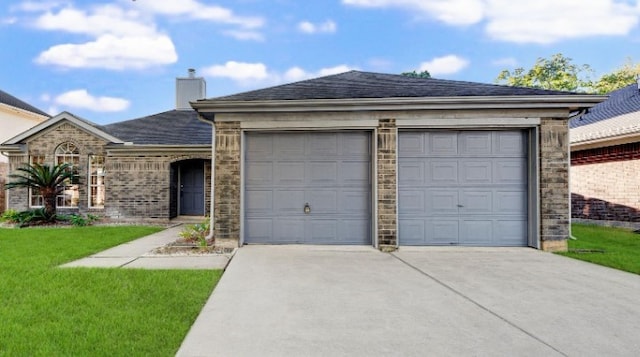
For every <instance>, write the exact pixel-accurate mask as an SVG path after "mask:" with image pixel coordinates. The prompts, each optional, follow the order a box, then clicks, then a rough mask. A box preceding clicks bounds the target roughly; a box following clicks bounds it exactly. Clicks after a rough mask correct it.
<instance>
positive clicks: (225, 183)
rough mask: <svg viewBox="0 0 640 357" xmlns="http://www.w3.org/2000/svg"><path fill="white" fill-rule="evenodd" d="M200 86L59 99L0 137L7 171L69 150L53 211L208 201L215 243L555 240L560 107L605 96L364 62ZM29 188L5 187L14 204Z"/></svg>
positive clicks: (201, 210) (562, 221)
mask: <svg viewBox="0 0 640 357" xmlns="http://www.w3.org/2000/svg"><path fill="white" fill-rule="evenodd" d="M190 77H193V76H190ZM191 80H193V81H194V82H193V83H200V82H198V81H197V79H196V78H191ZM195 86H196V87H198V86H201V87H204V84H201V85H198V84H196V85H195ZM178 88H180V86H178ZM178 92H179V93H180V89H179V90H178ZM178 97H186V96H183V95H180V94H179V95H178ZM203 97H204V96H196V98H194V100H192V101H191V107H192V108H193V109H195V111H194V110H190V109H188V108H186V107H187V106H186V105H183V106H179V107H178V108H177V109H176V110H174V111H169V112H166V113H160V114H156V115H152V116H149V117H144V118H139V119H135V120H130V121H125V122H120V123H114V124H110V125H105V126H99V125H95V124H93V123H91V122H88V121H86V120H83V119H81V118H78V117H76V116H74V115H72V114H70V113H62V114H60V115H58V116H55V117H54V118H51V119H50V120H48V121H47V122H45V123H42V124H41V125H38V126H36V127H35V128H33V129H31V130H28V131H26V132H24V133H22V134H20V135H18V136H16V137H14V138H12V139H10V140H8V141H7V142H5V143H4V144H3V145H2V146H0V150H1V151H3V152H6V153H7V154H8V156H9V157H10V160H11V168H12V169H15V168H16V167H17V166H18V165H21V164H24V163H27V162H36V161H38V162H40V161H41V162H49V163H59V162H71V163H73V165H74V166H75V167H76V168H77V172H78V175H79V176H80V177H82V178H85V179H84V180H83V181H82V183H81V184H79V185H72V186H70V187H68V189H67V190H65V192H64V193H63V195H61V196H60V197H59V200H58V204H59V207H60V208H59V210H62V211H65V210H74V211H78V212H81V213H84V212H96V214H99V215H102V216H104V217H107V218H109V219H113V220H127V219H133V220H140V219H143V218H144V219H156V220H168V219H171V218H172V217H176V216H178V215H191V214H194V215H206V214H209V212H213V214H212V215H211V220H212V227H214V235H215V237H216V241H217V242H219V243H220V244H226V245H233V246H239V245H242V244H251V243H259V244H283V243H296V244H362V245H371V246H375V247H377V248H379V249H382V250H392V249H396V248H397V247H398V246H404V245H445V246H449V245H469V246H530V247H535V248H540V249H544V250H564V249H566V239H567V237H568V236H569V221H570V207H569V137H568V125H567V124H568V120H569V117H570V115H571V114H572V113H575V112H577V111H581V110H584V109H586V108H590V107H592V106H593V105H595V104H597V103H599V102H601V101H602V100H604V99H605V97H602V96H592V95H583V94H576V93H567V92H558V91H547V90H540V89H532V88H517V87H508V86H499V85H491V84H482V83H472V82H461V81H450V80H439V79H432V78H429V79H424V78H411V77H406V76H401V75H391V74H380V73H370V72H361V71H351V72H346V73H342V74H336V75H331V76H326V77H320V78H315V79H310V80H305V81H300V82H296V83H291V84H285V85H280V86H276V87H271V88H266V89H260V90H255V91H250V92H246V93H240V94H235V95H230V96H224V97H218V98H212V99H199V98H203ZM195 99H199V100H195ZM209 188H210V189H209ZM40 200H41V198H40V197H38V196H37V194H34V193H33V192H31V193H29V192H26V191H25V192H14V191H11V192H10V196H9V201H10V204H11V206H12V208H16V209H26V208H29V207H37V205H38V204H41V201H40ZM195 203H197V205H196V204H195Z"/></svg>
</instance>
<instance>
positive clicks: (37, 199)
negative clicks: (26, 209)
mask: <svg viewBox="0 0 640 357" xmlns="http://www.w3.org/2000/svg"><path fill="white" fill-rule="evenodd" d="M29 163H30V164H31V165H33V164H40V165H44V155H32V156H31V157H29ZM29 206H30V207H34V208H38V207H43V206H44V198H43V197H42V194H41V193H40V190H38V189H37V188H30V189H29Z"/></svg>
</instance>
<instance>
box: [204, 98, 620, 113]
mask: <svg viewBox="0 0 640 357" xmlns="http://www.w3.org/2000/svg"><path fill="white" fill-rule="evenodd" d="M605 99H607V96H599V95H554V96H497V97H496V96H473V97H418V98H414V97H409V98H404V97H398V98H356V99H305V100H252V101H198V102H194V103H192V106H193V108H194V109H196V110H197V111H199V112H202V113H206V112H213V113H254V112H260V113H265V112H322V111H334V112H335V111H372V110H373V111H376V110H421V109H429V110H434V109H485V108H489V109H511V108H516V109H517V108H528V109H531V108H543V109H547V108H568V109H571V110H577V109H582V108H590V107H593V106H594V105H596V104H598V103H600V102H602V101H604V100H605Z"/></svg>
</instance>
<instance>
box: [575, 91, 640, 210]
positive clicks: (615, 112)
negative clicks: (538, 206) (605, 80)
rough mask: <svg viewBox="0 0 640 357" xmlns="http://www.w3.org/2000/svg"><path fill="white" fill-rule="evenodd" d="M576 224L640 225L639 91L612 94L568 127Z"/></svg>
mask: <svg viewBox="0 0 640 357" xmlns="http://www.w3.org/2000/svg"><path fill="white" fill-rule="evenodd" d="M570 128H571V129H570V134H571V206H572V216H573V217H574V218H581V219H589V220H606V221H626V222H640V175H639V174H638V173H639V172H640V88H639V85H638V84H632V85H629V86H627V87H624V88H622V89H619V90H616V91H614V92H612V93H611V95H610V97H609V99H608V100H606V101H604V102H602V103H600V104H598V105H596V106H594V107H593V108H591V109H589V110H588V111H587V112H586V113H584V114H582V115H580V116H578V117H575V118H574V119H572V120H571V122H570Z"/></svg>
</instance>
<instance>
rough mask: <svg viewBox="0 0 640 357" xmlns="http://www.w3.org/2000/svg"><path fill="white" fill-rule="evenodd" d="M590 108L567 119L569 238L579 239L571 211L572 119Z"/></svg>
mask: <svg viewBox="0 0 640 357" xmlns="http://www.w3.org/2000/svg"><path fill="white" fill-rule="evenodd" d="M588 110H589V109H588V108H587V109H582V110H580V111H579V112H578V113H577V114H574V115H570V116H569V120H567V132H568V134H569V144H568V145H567V151H568V152H567V157H568V158H569V172H567V186H568V187H569V239H571V240H577V239H578V238H576V237H574V236H573V233H572V229H571V224H572V223H573V222H572V220H573V214H572V213H571V210H572V207H573V206H572V202H571V127H570V125H571V119H573V118H575V117H580V116H582V115H584V114H585V113H586V112H587V111H588Z"/></svg>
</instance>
